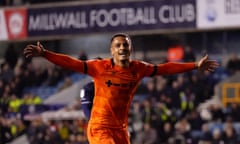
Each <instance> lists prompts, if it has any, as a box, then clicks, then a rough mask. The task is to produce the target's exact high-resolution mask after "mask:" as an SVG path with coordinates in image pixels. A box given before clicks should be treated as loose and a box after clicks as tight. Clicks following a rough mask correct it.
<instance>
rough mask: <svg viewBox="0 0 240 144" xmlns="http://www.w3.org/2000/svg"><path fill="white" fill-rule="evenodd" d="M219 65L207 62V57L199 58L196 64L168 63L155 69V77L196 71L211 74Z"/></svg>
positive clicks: (215, 62)
mask: <svg viewBox="0 0 240 144" xmlns="http://www.w3.org/2000/svg"><path fill="white" fill-rule="evenodd" d="M218 66H219V64H218V63H217V61H215V60H209V59H208V55H206V56H204V57H203V58H201V59H200V60H199V61H198V62H188V63H183V62H169V63H165V64H159V65H158V67H157V73H156V75H161V74H176V73H182V72H187V71H191V70H194V69H198V70H199V71H205V70H207V71H210V72H213V71H214V70H215V69H216V68H217V67H218Z"/></svg>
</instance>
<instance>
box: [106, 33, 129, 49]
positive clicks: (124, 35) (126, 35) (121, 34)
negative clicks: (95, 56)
mask: <svg viewBox="0 0 240 144" xmlns="http://www.w3.org/2000/svg"><path fill="white" fill-rule="evenodd" d="M119 36H120V37H125V38H127V39H128V40H129V42H130V45H131V47H132V40H131V38H130V36H129V35H128V34H126V33H116V34H114V35H113V36H112V38H111V43H112V42H113V40H114V38H115V37H119Z"/></svg>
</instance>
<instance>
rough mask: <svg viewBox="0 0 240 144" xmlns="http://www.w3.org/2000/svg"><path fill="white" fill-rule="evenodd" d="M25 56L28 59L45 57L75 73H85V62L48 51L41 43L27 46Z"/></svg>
mask: <svg viewBox="0 0 240 144" xmlns="http://www.w3.org/2000/svg"><path fill="white" fill-rule="evenodd" d="M24 55H25V56H26V57H27V58H28V57H45V58H46V59H47V60H49V61H50V62H52V63H54V64H56V65H59V66H61V67H63V68H67V69H70V70H73V71H77V72H81V73H84V67H85V66H84V65H85V62H84V61H81V60H78V59H76V58H73V57H70V56H68V55H64V54H59V53H54V52H50V51H48V50H46V49H45V48H44V47H43V46H42V45H41V44H40V42H37V45H27V46H26V47H25V49H24Z"/></svg>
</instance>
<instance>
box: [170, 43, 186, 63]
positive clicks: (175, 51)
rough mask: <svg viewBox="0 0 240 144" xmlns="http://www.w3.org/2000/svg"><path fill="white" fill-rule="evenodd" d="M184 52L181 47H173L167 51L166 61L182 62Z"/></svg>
mask: <svg viewBox="0 0 240 144" xmlns="http://www.w3.org/2000/svg"><path fill="white" fill-rule="evenodd" d="M183 55H184V50H183V47H182V46H175V47H171V48H169V49H168V52H167V58H168V61H182V59H183Z"/></svg>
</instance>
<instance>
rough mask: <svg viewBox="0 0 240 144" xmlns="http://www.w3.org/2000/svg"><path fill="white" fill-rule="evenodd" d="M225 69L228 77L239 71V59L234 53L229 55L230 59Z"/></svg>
mask: <svg viewBox="0 0 240 144" xmlns="http://www.w3.org/2000/svg"><path fill="white" fill-rule="evenodd" d="M226 68H227V70H228V72H229V74H230V75H233V74H235V73H236V72H237V71H238V70H240V59H239V58H238V55H237V54H236V53H234V54H232V55H231V57H230V59H229V60H228V62H227V66H226Z"/></svg>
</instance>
